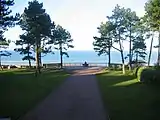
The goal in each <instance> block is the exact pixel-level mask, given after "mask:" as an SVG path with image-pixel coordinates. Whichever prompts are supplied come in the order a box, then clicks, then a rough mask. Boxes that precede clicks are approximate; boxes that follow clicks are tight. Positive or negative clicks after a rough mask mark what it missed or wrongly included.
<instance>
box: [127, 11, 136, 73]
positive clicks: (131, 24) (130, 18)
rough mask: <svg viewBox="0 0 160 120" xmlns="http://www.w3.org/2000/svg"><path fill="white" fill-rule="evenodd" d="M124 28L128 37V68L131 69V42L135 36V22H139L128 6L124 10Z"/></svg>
mask: <svg viewBox="0 0 160 120" xmlns="http://www.w3.org/2000/svg"><path fill="white" fill-rule="evenodd" d="M125 21H126V22H125V28H126V31H127V32H126V36H127V37H128V38H129V54H128V56H129V69H130V70H131V69H132V42H133V39H134V38H135V36H134V35H135V34H134V33H135V32H136V27H135V26H136V24H137V22H139V18H138V16H137V15H136V12H132V11H131V9H130V8H128V9H126V10H125Z"/></svg>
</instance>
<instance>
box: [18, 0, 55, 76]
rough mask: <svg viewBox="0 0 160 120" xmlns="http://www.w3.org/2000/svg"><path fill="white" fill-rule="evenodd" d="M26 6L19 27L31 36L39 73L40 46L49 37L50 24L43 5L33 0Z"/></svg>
mask: <svg viewBox="0 0 160 120" xmlns="http://www.w3.org/2000/svg"><path fill="white" fill-rule="evenodd" d="M28 4H29V6H28V7H27V8H25V10H24V13H23V14H22V15H21V20H20V22H19V25H20V27H21V28H22V30H25V32H27V33H30V34H32V35H33V38H34V47H35V53H36V56H35V59H36V72H38V73H41V71H40V68H41V56H42V55H41V53H42V44H43V42H45V40H46V38H49V37H50V35H51V27H52V23H51V19H50V16H49V15H48V14H47V13H46V12H45V9H43V3H39V2H38V1H37V0H34V1H31V2H28ZM43 45H45V44H43Z"/></svg>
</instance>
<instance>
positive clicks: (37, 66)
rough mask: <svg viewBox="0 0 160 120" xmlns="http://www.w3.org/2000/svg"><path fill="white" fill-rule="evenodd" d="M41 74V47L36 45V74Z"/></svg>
mask: <svg viewBox="0 0 160 120" xmlns="http://www.w3.org/2000/svg"><path fill="white" fill-rule="evenodd" d="M37 73H39V74H40V73H41V70H40V64H39V45H38V44H37V45H36V74H37Z"/></svg>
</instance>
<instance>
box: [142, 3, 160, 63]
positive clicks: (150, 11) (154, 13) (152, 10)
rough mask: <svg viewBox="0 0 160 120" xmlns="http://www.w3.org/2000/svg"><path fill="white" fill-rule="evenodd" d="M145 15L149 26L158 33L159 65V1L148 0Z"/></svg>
mask: <svg viewBox="0 0 160 120" xmlns="http://www.w3.org/2000/svg"><path fill="white" fill-rule="evenodd" d="M145 11H146V14H145V15H146V16H147V17H148V22H149V24H150V25H151V27H152V28H153V29H154V30H155V31H157V32H158V33H159V37H158V45H157V48H158V59H157V65H158V66H159V65H160V1H159V0H149V1H148V2H147V3H146V5H145Z"/></svg>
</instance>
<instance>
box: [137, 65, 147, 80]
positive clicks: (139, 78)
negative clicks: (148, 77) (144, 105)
mask: <svg viewBox="0 0 160 120" xmlns="http://www.w3.org/2000/svg"><path fill="white" fill-rule="evenodd" d="M145 68H146V67H144V66H143V67H140V68H139V69H138V73H137V80H138V81H140V82H143V81H142V77H141V73H142V71H143V70H144V69H145Z"/></svg>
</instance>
